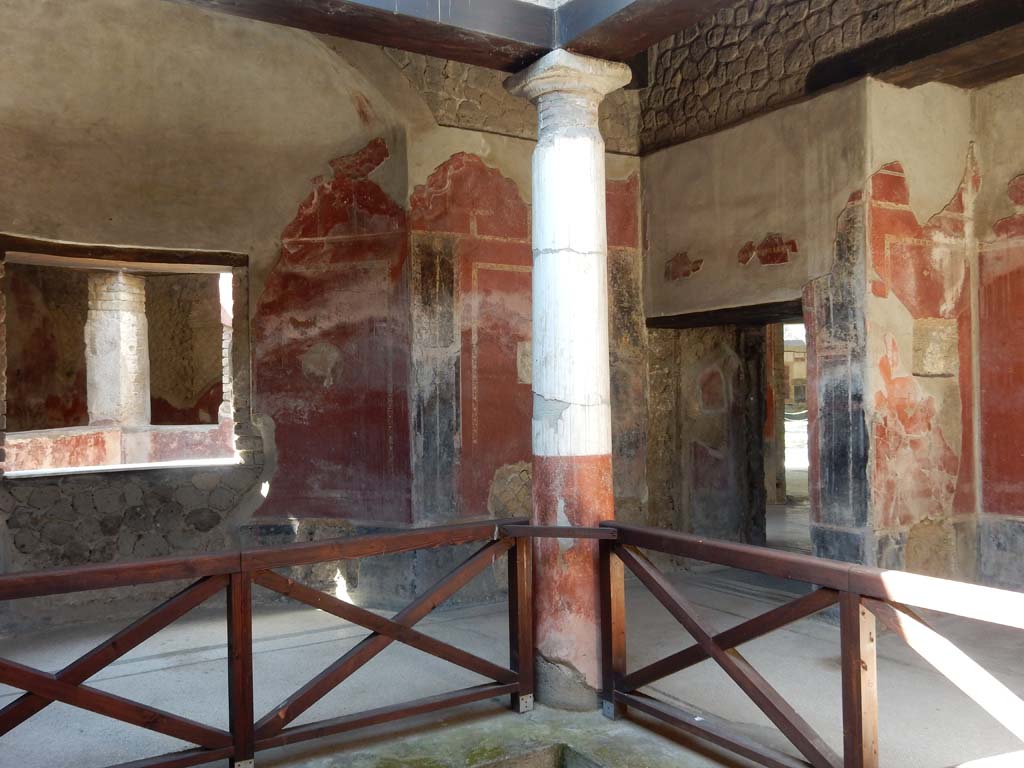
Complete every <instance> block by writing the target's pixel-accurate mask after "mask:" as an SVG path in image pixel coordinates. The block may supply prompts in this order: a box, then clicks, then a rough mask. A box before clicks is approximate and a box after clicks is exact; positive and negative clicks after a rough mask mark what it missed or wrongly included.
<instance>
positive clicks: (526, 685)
mask: <svg viewBox="0 0 1024 768" xmlns="http://www.w3.org/2000/svg"><path fill="white" fill-rule="evenodd" d="M532 544H533V540H532V539H531V538H530V537H529V536H522V537H519V538H517V539H516V545H515V548H514V549H510V550H509V553H508V625H509V626H508V647H509V668H510V669H511V670H512V671H514V672H516V673H517V674H518V675H519V691H518V692H517V693H513V694H512V710H513V711H515V712H519V713H523V712H530V711H531V710H532V709H533V664H534V661H533V552H532Z"/></svg>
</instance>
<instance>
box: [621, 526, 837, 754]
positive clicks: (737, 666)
mask: <svg viewBox="0 0 1024 768" xmlns="http://www.w3.org/2000/svg"><path fill="white" fill-rule="evenodd" d="M615 554H616V555H618V557H619V558H620V559H621V560H622V562H623V563H624V564H625V565H626V567H628V568H629V569H630V570H631V571H632V572H633V573H635V574H636V575H637V577H638V578H639V579H640V581H642V582H643V583H644V585H645V586H646V587H647V588H648V589H649V590H650V591H651V594H653V595H654V597H655V598H657V600H658V602H660V603H661V604H662V605H663V606H665V608H667V609H668V611H669V613H671V614H672V616H673V617H674V618H675V619H676V621H678V622H679V623H680V624H682V625H683V627H684V628H685V629H686V631H687V632H689V633H690V634H691V635H692V636H693V638H694V639H695V640H696V641H697V644H698V645H699V646H700V648H701V650H702V651H703V653H704V654H706V656H705V657H706V658H712V659H714V660H715V662H716V663H717V664H718V665H719V666H720V667H721V668H722V669H723V670H724V671H725V673H726V674H727V675H729V677H730V678H732V680H733V682H735V683H736V684H737V685H738V686H739V687H740V689H741V690H742V691H743V692H744V693H745V694H746V695H747V697H748V698H750V700H751V701H753V702H754V704H756V705H757V707H758V709H760V710H761V711H762V712H764V714H765V715H766V716H767V717H768V719H769V720H771V721H772V722H773V723H774V724H775V726H776V727H777V728H778V729H779V730H780V731H782V733H784V734H785V735H786V737H787V738H788V739H789V740H790V741H791V742H792V743H793V745H794V746H795V747H796V748H797V749H798V750H800V753H801V754H803V755H804V757H806V758H807V760H808V761H810V763H811V765H813V766H814V768H840V766H841V765H842V762H841V761H840V760H839V757H838V756H837V755H836V754H835V752H833V751H832V749H831V748H830V747H829V746H828V744H826V743H825V742H824V740H822V738H821V737H820V736H819V735H818V734H817V733H816V732H815V731H814V729H813V728H811V726H810V725H809V724H808V723H807V721H806V720H804V719H803V718H802V717H801V716H800V715H799V714H798V713H797V712H796V710H795V709H793V708H792V707H791V706H790V705H789V704H788V703H787V702H786V700H785V699H783V698H782V696H781V695H780V694H779V692H778V691H776V690H775V689H774V688H773V687H772V686H771V684H770V683H769V682H768V681H767V680H765V679H764V678H763V677H762V676H761V674H760V673H759V672H758V671H757V670H756V669H754V667H753V666H751V664H750V663H749V662H748V661H747V660H746V659H745V658H744V657H743V656H742V654H740V652H739V651H737V650H736V649H735V648H729V647H727V646H725V647H724V646H723V644H722V643H720V641H719V640H718V637H719V636H720V633H718V632H717V631H715V630H714V629H713V628H711V627H710V625H708V624H707V623H706V622H702V621H701V620H699V619H698V618H697V612H696V610H695V609H694V607H693V606H692V605H691V604H690V603H689V601H688V600H687V599H686V598H685V597H683V596H682V595H681V594H679V591H678V590H677V589H676V588H675V587H674V586H672V584H671V583H669V581H668V579H666V578H665V575H664V574H663V573H662V572H661V571H659V570H658V569H657V568H656V567H655V566H654V565H653V564H652V563H651V562H650V561H649V560H648V559H647V558H646V557H644V556H643V555H641V554H639V553H636V552H633V551H631V550H628V549H626V548H625V547H623V546H621V545H618V544H617V545H615ZM684 653H685V652H684ZM694 663H696V662H694Z"/></svg>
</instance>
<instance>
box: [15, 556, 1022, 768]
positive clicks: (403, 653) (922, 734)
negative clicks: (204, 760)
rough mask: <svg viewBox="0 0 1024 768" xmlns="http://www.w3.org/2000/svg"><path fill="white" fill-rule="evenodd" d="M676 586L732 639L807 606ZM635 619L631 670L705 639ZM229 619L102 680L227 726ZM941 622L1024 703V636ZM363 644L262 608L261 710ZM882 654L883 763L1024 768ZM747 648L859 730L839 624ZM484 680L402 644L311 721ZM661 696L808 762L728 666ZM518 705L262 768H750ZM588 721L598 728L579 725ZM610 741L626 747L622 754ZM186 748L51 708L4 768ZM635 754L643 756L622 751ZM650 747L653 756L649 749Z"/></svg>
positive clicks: (898, 655)
mask: <svg viewBox="0 0 1024 768" xmlns="http://www.w3.org/2000/svg"><path fill="white" fill-rule="evenodd" d="M675 580H676V581H677V583H678V584H679V586H680V587H681V588H683V589H684V590H685V591H686V593H687V594H688V596H689V597H690V598H691V599H692V600H693V601H694V602H695V603H696V604H697V605H698V606H700V608H701V609H702V611H703V615H704V617H705V618H706V619H707V620H709V621H711V622H713V623H714V624H716V625H717V626H718V627H723V628H724V627H727V626H730V625H733V624H735V623H738V622H739V621H741V620H743V619H745V618H749V617H751V616H754V615H755V614H757V613H761V612H763V611H765V610H767V609H768V608H770V607H771V606H773V605H776V604H778V603H780V602H782V601H784V600H787V599H791V598H792V596H793V595H794V594H795V593H796V592H797V591H799V590H798V589H796V588H795V587H793V586H792V585H791V584H790V583H787V582H774V581H771V580H767V579H765V578H762V577H758V576H754V575H751V574H745V573H744V572H738V571H732V570H729V569H717V568H706V569H703V570H700V571H698V572H692V573H688V574H681V575H679V576H677V577H675ZM504 608H505V607H504V605H490V606H479V607H473V608H461V609H454V610H449V611H443V612H440V613H437V614H435V615H433V616H432V617H429V618H428V620H426V621H425V622H423V623H422V624H421V625H420V626H421V627H422V628H423V629H424V631H426V632H428V633H429V634H431V635H434V636H436V637H439V638H441V639H443V640H445V641H448V642H451V643H455V644H458V645H460V646H462V647H465V648H466V649H468V650H471V651H473V652H475V653H477V654H479V655H481V656H485V657H487V658H490V659H493V660H495V661H499V662H501V661H504V660H505V657H506V654H507V643H506V640H505V632H506V619H505V615H504ZM627 610H628V617H629V633H628V643H629V645H628V648H629V659H630V667H631V668H636V667H638V666H639V665H642V664H644V663H647V662H650V661H653V660H655V659H656V658H658V657H660V656H662V655H665V654H668V653H669V652H671V651H674V650H677V649H679V648H680V647H682V646H683V645H687V644H689V638H688V637H687V636H686V634H685V632H683V631H682V630H681V629H680V628H679V627H678V625H677V624H676V623H675V622H674V621H673V619H672V618H671V617H670V616H669V615H668V614H667V613H666V612H665V611H664V610H663V609H662V608H661V607H660V606H659V605H657V604H656V603H655V602H654V600H653V599H652V598H651V597H650V595H649V594H647V592H646V591H645V590H644V589H643V587H642V586H641V585H639V584H637V583H630V584H628V587H627ZM221 617H222V614H221V613H220V612H216V613H214V612H206V613H195V614H194V615H190V616H188V617H186V618H185V619H184V620H182V621H180V622H179V623H177V624H175V625H173V626H172V627H171V628H169V629H168V630H165V631H164V632H162V633H160V634H159V635H157V636H156V637H154V638H152V639H151V640H150V641H148V642H147V643H145V644H144V645H142V646H141V647H139V648H138V649H136V650H135V651H133V652H132V653H130V654H128V655H127V656H126V657H125V658H123V659H121V660H120V661H118V662H117V663H115V664H114V665H112V666H110V667H108V668H107V669H105V670H104V671H103V672H101V673H100V674H99V675H97V676H96V677H95V678H94V679H93V680H92V681H91V683H90V684H92V685H94V686H96V687H98V688H101V689H103V690H106V691H110V692H112V693H116V694H120V695H122V696H126V697H130V698H133V699H136V700H138V701H141V702H145V703H151V704H155V705H158V706H160V707H162V708H164V709H168V710H171V711H174V712H178V713H181V714H184V715H188V716H189V717H192V718H194V719H196V720H199V721H201V722H206V723H209V724H212V725H216V726H219V727H226V718H225V712H226V709H225V703H226V702H225V696H224V690H225V685H226V672H225V661H224V660H225V648H224V625H223V621H222V618H221ZM938 625H939V627H940V628H941V629H942V630H943V631H944V632H945V633H946V634H947V636H949V637H950V638H951V639H952V640H954V641H955V642H957V643H958V644H959V645H961V647H963V648H964V649H965V650H967V651H968V652H969V653H971V655H972V656H974V657H975V658H976V659H977V660H978V661H980V662H981V663H982V664H983V665H984V666H986V667H987V668H988V669H990V671H992V672H993V673H995V674H996V675H997V676H998V677H999V678H1000V679H1001V680H1002V681H1003V682H1004V683H1005V684H1006V685H1008V686H1009V687H1010V688H1011V689H1013V690H1014V691H1015V692H1017V693H1018V694H1024V633H1015V632H1012V631H1009V630H1005V631H1004V630H1002V629H999V628H992V627H988V626H983V625H978V624H974V623H971V622H963V621H955V620H942V619H941V618H940V620H939V621H938ZM116 629H117V627H112V626H91V627H87V626H77V627H74V628H70V629H64V630H50V631H47V632H45V633H41V634H37V635H32V636H22V637H14V638H6V639H0V656H2V657H7V658H11V659H14V660H16V661H20V662H23V663H26V664H30V665H33V666H37V667H39V668H41V669H45V670H50V671H52V670H56V669H58V668H60V667H61V666H62V665H63V664H65V663H67V662H68V661H70V660H71V659H73V658H75V657H76V656H77V655H79V654H80V653H82V652H84V651H85V650H87V649H88V648H90V647H91V646H92V645H94V644H95V643H96V642H98V641H100V640H102V639H103V638H105V637H107V636H109V635H110V634H111V633H112V632H113V631H114V630H116ZM363 634H364V633H363V632H362V631H361V630H359V629H358V628H355V627H352V626H351V625H348V624H346V623H344V622H341V621H339V620H337V619H335V618H334V617H331V616H329V615H326V614H324V613H322V612H319V611H316V610H313V609H306V608H301V607H290V606H285V605H282V606H272V607H270V608H266V609H263V610H261V611H260V612H259V615H258V618H257V621H256V623H255V643H256V654H257V655H256V670H255V671H256V680H255V685H256V709H257V711H258V712H259V713H263V712H266V711H267V710H268V709H270V708H271V707H272V706H273V705H275V704H277V703H278V702H279V701H280V700H281V699H283V698H284V697H285V696H287V695H288V694H289V693H291V692H292V691H294V690H295V689H296V688H297V687H298V686H299V685H301V684H302V683H304V682H305V681H306V680H308V679H309V678H311V677H312V676H313V675H315V674H316V673H317V672H319V671H320V670H322V669H323V668H324V667H325V666H326V665H327V664H329V663H330V662H331V661H333V660H334V659H335V658H336V657H337V655H338V654H339V653H341V652H343V651H344V650H346V649H347V648H349V647H351V646H352V645H353V644H354V643H355V642H357V641H358V639H359V638H360V637H362V636H363ZM880 650H881V660H880V665H879V666H880V707H881V713H882V718H881V746H882V755H883V761H882V764H883V765H885V766H892V767H893V768H926V767H927V768H935V767H936V766H954V765H963V766H967V765H970V766H972V768H975V766H977V768H981V766H983V765H984V766H986V768H987V767H988V766H990V765H991V766H993V768H994V766H995V765H1000V766H1006V768H1009V766H1011V765H1012V766H1016V767H1017V768H1020V766H1022V765H1024V753H1018V754H1017V755H1016V756H1014V757H1012V758H1009V757H1008V758H1005V760H1004V762H1001V763H974V762H971V761H975V760H978V759H980V758H986V757H989V756H993V755H999V754H1003V753H1011V752H1013V751H1014V750H1021V749H1024V745H1021V744H1019V743H1017V742H1016V741H1015V739H1014V738H1013V737H1012V736H1011V735H1010V734H1009V733H1007V732H1005V731H1004V730H1003V729H1002V728H1001V727H1000V726H999V725H998V724H997V723H996V722H995V721H994V720H992V719H991V718H989V717H988V716H987V715H986V714H985V713H984V712H983V711H981V710H980V709H978V708H977V707H976V706H975V705H974V704H973V703H972V702H970V701H969V700H968V699H966V698H965V697H964V696H962V695H961V694H960V693H959V692H958V691H957V690H956V689H954V688H953V687H952V686H951V685H950V684H948V683H947V682H946V681H945V680H944V678H942V677H940V676H939V675H937V674H936V673H934V672H933V671H931V669H930V668H929V667H927V665H926V664H924V662H922V661H921V660H920V659H918V658H917V657H916V656H915V655H914V653H913V652H912V651H910V650H909V649H908V648H906V646H904V645H903V644H902V643H901V641H899V639H898V638H896V637H894V636H891V635H884V636H882V637H881V638H880ZM743 652H744V654H745V655H746V656H747V657H748V658H749V659H750V661H751V662H752V663H753V664H754V665H755V666H757V668H758V669H759V670H760V671H761V672H762V673H763V674H764V675H765V677H767V678H768V680H769V681H771V682H772V683H773V684H774V685H775V686H776V687H777V688H778V689H779V690H780V691H781V693H782V694H783V695H784V696H786V697H787V698H788V699H789V700H790V701H791V702H792V703H793V705H794V706H795V707H796V708H797V709H798V710H799V711H800V712H801V713H802V714H803V715H804V716H805V718H806V719H807V720H808V721H809V722H810V723H811V724H812V725H813V726H814V727H815V728H816V729H818V730H819V732H821V733H822V735H823V736H824V737H825V738H826V739H827V740H828V741H829V742H830V743H831V744H832V745H833V747H834V748H836V749H837V750H838V749H839V747H840V745H841V730H840V674H839V643H838V631H837V628H836V627H835V626H833V625H832V624H830V623H828V622H827V621H825V620H820V619H811V620H804V621H802V622H799V623H797V624H795V625H793V626H792V627H791V628H789V629H787V630H783V631H779V632H776V633H773V634H772V635H769V636H768V637H766V638H762V639H760V640H757V641H754V642H752V643H750V644H748V645H746V646H744V648H743ZM477 682H480V680H479V679H478V678H477V677H476V676H475V675H473V674H472V673H469V672H463V671H461V670H459V669H457V668H452V667H449V666H448V665H446V664H445V663H444V662H442V661H440V660H437V659H435V658H433V657H430V656H426V655H423V654H420V653H419V652H417V651H414V650H411V649H407V648H404V647H402V646H397V645H396V646H392V647H391V648H390V649H388V650H387V651H385V653H384V654H382V655H381V656H379V657H378V658H377V659H375V660H374V661H373V662H371V663H370V664H369V665H368V666H367V667H365V668H364V669H362V670H360V671H359V672H357V673H356V674H355V675H354V676H353V677H352V678H351V679H350V680H349V681H348V682H347V683H345V684H344V685H343V686H342V687H341V688H340V689H338V690H337V691H335V692H334V693H332V694H331V695H329V696H328V697H327V698H325V699H324V700H323V701H322V702H320V703H319V704H318V705H317V706H315V707H314V708H313V709H312V710H310V711H309V712H308V713H306V715H305V716H304V717H303V719H302V721H310V720H315V719H320V718H324V717H332V716H336V715H339V714H343V713H347V712H355V711H359V710H362V709H367V708H371V707H376V706H382V705H385V704H390V703H395V702H399V701H403V700H408V699H412V698H417V697H421V696H425V695H430V694H432V693H437V692H440V691H444V690H451V689H454V688H459V687H464V686H468V685H473V684H475V683H477ZM650 692H651V693H653V694H654V695H657V696H660V697H662V698H664V699H665V700H668V701H674V700H678V701H685V702H687V703H689V704H690V705H693V706H696V707H698V708H701V709H703V710H705V711H707V712H711V713H714V714H716V715H719V716H722V717H725V718H728V719H731V720H733V721H735V722H737V723H738V724H739V726H740V727H741V728H742V729H743V730H745V731H746V732H748V733H749V734H751V735H754V736H756V737H758V738H760V739H763V740H764V741H765V742H767V743H770V744H771V745H773V746H775V747H777V748H780V749H786V750H787V751H791V752H792V748H791V747H788V746H787V744H786V742H785V740H784V739H783V738H782V737H781V736H780V735H779V734H778V732H777V731H775V730H774V729H773V728H772V727H771V725H770V723H769V722H768V721H767V720H766V718H765V717H764V716H762V715H761V714H760V713H759V712H758V711H757V710H756V708H755V707H754V706H753V705H752V704H750V703H749V702H748V701H747V700H746V699H745V698H744V697H743V695H742V694H741V693H740V692H739V691H738V689H737V688H736V687H735V686H734V685H733V684H732V682H731V681H730V680H729V679H727V678H726V676H725V675H724V674H723V673H722V672H720V671H718V670H717V668H715V667H713V666H711V665H710V664H709V663H707V662H705V663H704V664H702V665H699V666H698V667H695V668H693V669H691V670H688V671H687V672H684V673H681V674H679V675H675V676H673V677H671V678H668V679H666V680H664V681H662V682H660V683H658V684H657V685H655V686H652V688H651V690H650ZM17 695H18V694H17V692H16V691H14V690H12V689H10V688H4V687H2V686H0V706H3V705H5V704H7V703H8V702H10V701H11V700H12V699H13V698H14V697H16V696H17ZM501 704H502V702H494V703H484V704H481V705H477V706H475V707H472V708H470V709H469V710H467V711H465V712H464V713H462V714H452V713H446V714H444V715H439V716H437V718H436V719H431V720H430V722H432V723H438V722H440V723H442V725H441V726H440V727H437V726H434V727H428V726H426V725H424V726H422V727H419V728H417V729H416V731H415V734H414V736H415V738H412V737H410V738H407V739H397V740H390V741H387V742H377V743H375V742H372V741H367V739H366V738H365V737H362V736H354V735H348V736H343V737H336V738H335V739H333V740H331V741H330V742H327V743H320V744H311V745H305V746H303V747H302V748H300V749H292V750H291V751H285V752H277V753H274V752H271V753H267V754H265V755H261V756H260V758H259V764H260V765H275V766H282V767H283V766H299V765H303V766H314V765H315V766H324V767H326V766H349V765H352V766H364V765H365V766H378V767H382V766H402V765H421V766H428V765H429V766H440V768H445V767H447V766H456V765H459V766H466V765H470V764H479V763H478V762H472V760H471V759H470V758H467V757H465V754H464V753H462V752H455V751H451V750H453V749H454V747H452V744H453V742H452V739H454V740H456V741H458V742H459V743H460V744H463V745H466V744H471V745H476V746H477V747H479V745H480V744H489V745H490V746H489V747H488V749H494V750H499V749H500V747H501V744H502V743H503V741H502V740H506V741H507V740H511V741H512V742H514V743H515V744H519V745H520V746H522V745H523V744H530V745H534V746H537V745H540V746H544V745H545V744H547V743H550V742H551V741H552V740H554V741H557V742H559V743H572V744H577V743H578V744H580V745H582V746H581V748H584V747H587V745H589V746H590V747H593V748H594V749H596V750H597V752H599V753H603V754H604V758H603V760H604V762H605V764H607V765H622V766H629V767H630V768H634V766H635V767H636V768H642V767H643V766H651V767H652V768H655V767H657V768H660V767H661V766H668V765H678V766H695V767H699V768H704V767H705V766H720V765H725V766H746V765H747V763H744V762H743V761H741V760H733V759H729V760H725V761H724V762H721V761H719V760H718V759H717V758H716V757H715V752H714V751H713V750H708V749H707V747H706V746H705V745H701V744H700V743H699V742H693V741H689V742H687V741H685V740H684V742H683V746H677V745H674V744H673V742H670V741H667V740H666V739H664V738H662V737H660V736H655V735H654V734H652V733H649V732H646V731H643V730H641V729H639V728H637V726H635V725H631V724H628V723H611V722H610V721H606V720H604V719H603V718H600V717H598V716H591V715H587V716H575V715H566V714H563V713H557V712H552V711H550V710H539V711H538V712H536V713H534V714H533V715H531V716H529V717H523V716H518V715H512V714H511V713H505V712H504V711H503V710H502V708H501ZM484 716H488V717H484ZM481 717H484V719H482V720H481V719H480V718H481ZM574 717H582V718H583V719H576V720H573V719H572V718H574ZM474 729H476V730H474ZM399 733H400V734H407V733H408V726H402V727H401V729H400V730H399ZM474 734H475V735H474ZM485 737H486V738H485ZM410 739H411V740H410ZM382 744H383V746H382ZM595 744H597V746H596V747H595V746H594V745H595ZM602 745H603V746H602ZM610 745H618V746H617V747H616V749H618V750H619V751H618V752H616V751H615V749H612V746H610ZM644 745H646V746H644ZM687 745H689V746H687ZM182 746H183V745H180V744H177V743H175V742H173V741H172V740H170V739H166V738H164V737H161V736H158V735H154V734H151V733H149V732H147V731H143V730H140V729H136V728H133V727H131V726H122V725H120V724H118V723H116V722H113V721H111V720H107V719H105V718H103V717H101V716H98V715H93V714H90V713H86V712H82V711H81V710H76V709H72V708H70V707H67V706H64V705H51V706H50V707H48V708H47V709H46V710H44V711H43V712H42V713H40V714H39V715H37V716H36V717H34V718H32V719H31V720H29V721H28V722H27V723H25V724H24V725H22V726H20V727H19V728H17V729H15V730H14V731H12V732H11V733H9V734H7V735H6V736H4V737H3V738H2V739H0V766H2V767H3V768H11V767H14V766H16V767H17V768H62V767H63V766H69V767H70V766H74V767H75V768H93V767H94V766H96V767H98V766H105V765H109V764H111V763H116V762H120V761H127V760H131V759H134V758H138V757H143V756H146V755H152V754H158V753H160V752H163V751H169V750H171V749H176V748H182ZM626 746H628V747H629V749H628V751H629V752H630V754H631V755H632V757H629V758H624V757H622V750H623V749H626ZM641 746H643V748H644V752H643V755H641V754H640V753H639V752H637V750H638V749H640V748H641ZM602 750H603V752H602ZM428 752H430V753H431V754H440V755H441V757H430V758H427V757H422V759H421V760H420V762H409V760H411V759H412V758H413V757H415V756H417V755H419V756H423V755H426V754H427V753H428ZM474 754H481V753H474ZM487 754H490V753H489V752H488V753H487ZM382 755H392V756H390V757H384V756H382ZM402 755H404V757H402ZM357 757H358V759H357ZM417 759H419V758H417ZM723 760H724V759H723ZM1007 761H1008V762H1007Z"/></svg>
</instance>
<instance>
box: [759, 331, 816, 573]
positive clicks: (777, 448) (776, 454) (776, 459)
mask: <svg viewBox="0 0 1024 768" xmlns="http://www.w3.org/2000/svg"><path fill="white" fill-rule="evenodd" d="M766 338H767V344H766V350H765V351H766V354H765V370H766V375H765V383H766V388H765V400H766V409H765V410H766V415H767V417H768V423H766V425H765V427H766V428H765V437H766V440H765V449H766V461H765V472H766V483H765V484H766V489H767V498H768V503H767V505H766V510H765V512H766V521H765V522H766V524H765V529H766V530H765V534H766V535H765V539H766V543H767V545H768V546H769V547H771V548H773V549H781V550H785V551H788V552H799V553H801V554H811V552H812V548H811V527H810V526H811V520H810V516H811V508H810V499H809V496H808V486H807V475H808V470H809V468H810V460H809V454H808V439H807V425H808V405H807V333H806V329H805V327H804V324H803V323H802V322H788V323H778V324H774V325H770V326H768V328H767V331H766ZM773 486H774V489H773ZM773 490H774V493H773Z"/></svg>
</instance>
